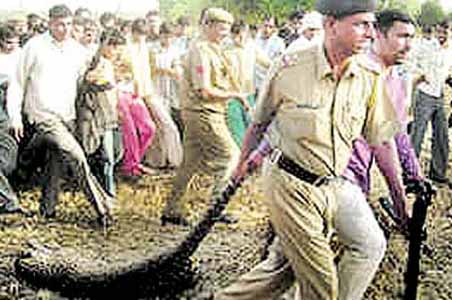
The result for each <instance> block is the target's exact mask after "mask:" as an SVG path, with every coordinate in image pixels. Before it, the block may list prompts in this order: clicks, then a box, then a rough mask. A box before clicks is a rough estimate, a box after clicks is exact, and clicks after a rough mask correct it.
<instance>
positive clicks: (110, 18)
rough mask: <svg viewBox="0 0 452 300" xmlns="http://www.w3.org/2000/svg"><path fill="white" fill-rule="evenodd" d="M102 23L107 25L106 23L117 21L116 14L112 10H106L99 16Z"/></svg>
mask: <svg viewBox="0 0 452 300" xmlns="http://www.w3.org/2000/svg"><path fill="white" fill-rule="evenodd" d="M99 21H100V24H101V25H102V26H104V27H105V25H106V24H107V23H108V22H110V21H113V22H116V16H115V15H114V14H112V13H111V12H104V13H103V14H102V15H101V16H100V18H99Z"/></svg>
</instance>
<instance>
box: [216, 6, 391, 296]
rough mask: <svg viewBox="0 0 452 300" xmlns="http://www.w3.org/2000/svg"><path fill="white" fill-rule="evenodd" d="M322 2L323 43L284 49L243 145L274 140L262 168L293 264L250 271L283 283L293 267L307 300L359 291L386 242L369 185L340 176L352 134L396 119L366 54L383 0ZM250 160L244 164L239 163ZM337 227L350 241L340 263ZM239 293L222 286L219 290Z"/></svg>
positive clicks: (373, 133)
mask: <svg viewBox="0 0 452 300" xmlns="http://www.w3.org/2000/svg"><path fill="white" fill-rule="evenodd" d="M316 6H317V10H318V11H319V12H321V13H322V14H323V15H324V28H325V40H324V42H323V43H322V44H320V45H314V46H312V47H309V48H307V49H305V50H301V51H300V52H295V53H293V54H289V55H285V56H283V58H282V59H281V62H280V63H279V64H278V65H277V66H276V67H275V68H274V70H273V72H272V74H271V76H270V77H269V79H268V80H267V82H266V83H265V84H264V86H263V89H262V92H261V94H260V95H259V99H258V104H257V109H256V113H255V116H254V121H253V125H252V126H251V128H250V129H249V131H248V134H247V137H246V138H245V145H244V148H243V153H242V158H245V157H247V156H248V154H249V153H250V151H252V150H253V149H254V148H255V147H256V145H257V144H258V142H259V141H260V140H261V139H262V137H263V136H264V133H265V132H266V135H267V138H268V139H269V141H270V143H271V144H272V146H273V147H274V148H276V149H277V150H276V151H274V152H273V155H272V158H271V162H272V165H271V166H270V168H269V169H268V170H267V172H266V173H265V175H264V192H265V194H266V198H267V199H268V206H269V210H270V219H271V222H272V224H273V226H274V228H275V231H276V233H277V235H278V237H279V240H280V243H279V246H280V247H281V248H282V252H283V253H284V255H285V256H286V257H287V259H288V263H289V264H290V266H291V269H292V270H293V273H291V274H287V273H284V272H285V271H287V269H286V268H284V267H282V268H281V269H280V270H279V272H278V270H275V272H266V271H267V270H265V269H263V270H262V272H261V273H260V274H251V277H250V278H251V280H252V279H253V278H254V279H257V278H259V279H262V277H265V276H267V277H268V281H267V283H268V286H271V287H272V288H273V289H274V290H278V289H283V288H284V284H285V283H287V281H286V280H287V279H288V277H290V276H292V279H293V276H294V277H295V280H296V281H297V283H298V284H299V286H300V288H299V290H298V295H297V296H299V297H300V298H301V299H309V300H310V299H316V300H318V299H321V300H323V299H341V300H358V299H361V297H362V295H363V294H364V292H365V290H366V288H367V286H368V285H369V284H370V281H371V280H372V278H373V276H374V274H375V272H376V270H377V268H378V264H379V263H380V261H381V259H382V258H383V255H384V251H385V247H386V242H385V238H384V236H383V233H382V231H381V229H380V228H379V226H378V224H377V222H376V221H375V218H374V216H373V214H372V211H371V209H370V207H369V205H368V203H367V202H366V200H365V197H364V195H363V193H362V191H361V190H360V189H359V187H358V186H357V185H355V184H353V183H351V182H349V181H347V180H345V179H344V178H343V177H341V176H340V175H341V174H342V172H343V170H344V169H345V167H346V166H347V163H348V160H349V158H350V156H351V152H352V151H351V150H352V146H353V141H354V140H356V139H357V138H359V137H360V136H363V137H364V138H365V139H366V140H367V142H368V143H369V144H371V145H380V144H382V143H383V142H385V141H389V140H391V139H392V138H393V136H394V135H395V134H396V133H397V132H398V130H399V124H398V122H397V118H396V114H395V111H394V108H393V105H392V103H391V101H390V99H389V97H388V96H387V95H386V93H385V90H384V89H382V85H383V83H384V82H383V76H381V75H382V74H381V72H379V70H377V69H375V68H373V67H372V64H370V63H369V61H368V59H367V57H366V56H364V55H360V54H361V53H363V52H365V51H366V50H367V49H368V48H369V46H370V42H371V40H372V39H373V38H374V34H375V31H374V27H373V23H374V21H375V16H374V14H373V11H374V10H375V7H376V1H372V0H366V1H352V0H343V1H333V0H319V1H318V2H317V4H316ZM241 161H243V159H242V160H241ZM244 167H245V165H244V164H242V163H240V164H239V167H238V168H237V172H241V169H242V168H244ZM343 199H347V201H346V202H345V201H344V202H341V200H343ZM332 230H336V231H337V233H338V237H339V239H340V241H341V242H342V243H343V244H344V246H345V247H344V248H345V251H344V254H343V256H342V257H341V260H340V262H339V264H338V265H337V266H336V264H335V262H334V258H335V255H334V253H333V251H332V250H331V248H330V233H331V231H332ZM253 276H254V277H253ZM268 286H267V288H268ZM257 288H263V286H261V287H257ZM239 295H240V293H237V294H234V293H222V292H220V293H219V294H217V295H216V299H241V298H240V297H239ZM255 295H256V297H255V299H271V298H270V297H272V296H271V295H269V294H268V293H267V294H265V293H259V291H255ZM235 296H237V297H235Z"/></svg>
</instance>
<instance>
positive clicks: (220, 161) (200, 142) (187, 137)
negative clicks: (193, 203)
mask: <svg viewBox="0 0 452 300" xmlns="http://www.w3.org/2000/svg"><path fill="white" fill-rule="evenodd" d="M183 120H184V124H185V133H184V141H183V153H184V155H183V160H182V165H181V166H180V168H179V169H178V170H177V173H176V176H175V178H174V180H173V187H172V190H171V193H170V197H169V198H168V201H167V203H166V206H165V208H164V210H163V214H164V215H166V216H173V217H180V216H182V215H183V214H184V213H185V212H184V202H183V201H182V196H183V195H184V194H185V192H186V189H187V186H188V184H189V182H190V180H191V179H192V177H193V176H194V175H195V174H207V175H209V176H212V177H213V178H214V179H215V186H214V188H213V193H214V194H216V193H220V192H221V191H222V189H223V188H224V187H225V186H226V184H227V181H228V180H229V178H230V176H231V175H232V172H233V170H234V168H235V167H236V165H237V164H238V160H239V157H240V151H239V149H238V147H237V146H236V144H235V142H234V140H233V139H232V136H231V134H230V131H229V129H228V127H227V125H226V118H225V115H224V114H221V113H215V112H210V111H207V110H202V111H184V112H183Z"/></svg>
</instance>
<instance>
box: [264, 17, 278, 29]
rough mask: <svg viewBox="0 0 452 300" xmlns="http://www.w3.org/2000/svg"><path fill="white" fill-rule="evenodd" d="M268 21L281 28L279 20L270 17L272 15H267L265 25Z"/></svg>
mask: <svg viewBox="0 0 452 300" xmlns="http://www.w3.org/2000/svg"><path fill="white" fill-rule="evenodd" d="M268 21H273V23H274V24H275V27H276V28H277V27H279V22H278V18H277V17H276V16H270V15H266V16H265V18H264V23H265V22H268Z"/></svg>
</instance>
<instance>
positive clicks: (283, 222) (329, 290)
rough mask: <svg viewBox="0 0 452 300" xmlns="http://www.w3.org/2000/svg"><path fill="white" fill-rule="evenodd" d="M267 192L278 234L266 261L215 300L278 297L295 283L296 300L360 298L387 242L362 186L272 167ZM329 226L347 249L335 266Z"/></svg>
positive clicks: (251, 299)
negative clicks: (310, 180) (317, 183)
mask: <svg viewBox="0 0 452 300" xmlns="http://www.w3.org/2000/svg"><path fill="white" fill-rule="evenodd" d="M265 190H266V196H267V197H268V199H269V201H268V202H269V207H270V213H271V221H272V223H273V225H274V227H275V230H276V233H277V235H278V238H277V239H276V240H275V244H273V245H272V246H271V248H270V254H269V256H268V258H267V259H266V260H264V261H263V262H261V263H260V264H258V265H257V266H256V267H255V268H254V269H252V270H251V271H250V272H249V273H247V274H245V275H243V276H242V277H240V278H239V279H238V280H237V281H236V282H235V283H233V284H232V285H230V286H229V287H227V288H225V289H224V290H222V291H220V292H219V293H218V294H216V295H215V299H220V300H230V299H236V300H245V299H249V300H257V299H259V300H260V299H278V297H279V296H281V295H282V294H283V293H284V291H285V290H286V289H287V288H288V287H290V286H291V284H292V283H293V282H296V283H297V284H298V288H297V291H296V292H297V295H296V299H303V300H324V299H325V300H326V299H328V300H333V299H334V300H336V299H340V300H359V299H361V298H362V296H363V294H364V292H365V291H366V289H367V287H368V285H369V284H370V282H371V281H372V279H373V277H374V275H375V272H376V271H377V268H378V265H379V263H380V262H381V260H382V259H383V255H384V252H385V249H386V240H385V238H384V235H383V232H382V230H381V229H380V227H379V226H378V223H377V222H376V220H375V217H374V215H373V212H372V210H371V208H370V206H369V205H368V203H367V201H366V199H365V197H364V195H363V193H362V192H361V190H360V189H359V187H357V186H356V185H353V184H352V183H350V182H348V181H346V180H344V179H342V178H337V179H333V180H331V181H330V182H328V183H327V184H324V185H322V186H321V187H319V188H317V187H314V186H312V185H309V184H307V183H305V182H302V181H300V180H298V179H296V178H295V177H293V176H291V175H289V174H288V173H285V172H284V171H282V170H279V169H277V168H276V167H274V166H272V167H271V169H270V170H269V174H268V175H266V180H265ZM331 225H333V228H334V230H336V231H337V234H338V238H339V239H340V241H341V243H342V244H343V245H344V247H345V252H344V254H343V256H342V258H341V260H340V262H339V264H338V265H337V266H336V264H335V263H334V258H335V256H334V253H333V252H332V251H331V248H330V232H331V231H330V229H332V228H331V227H330V226H331Z"/></svg>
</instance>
